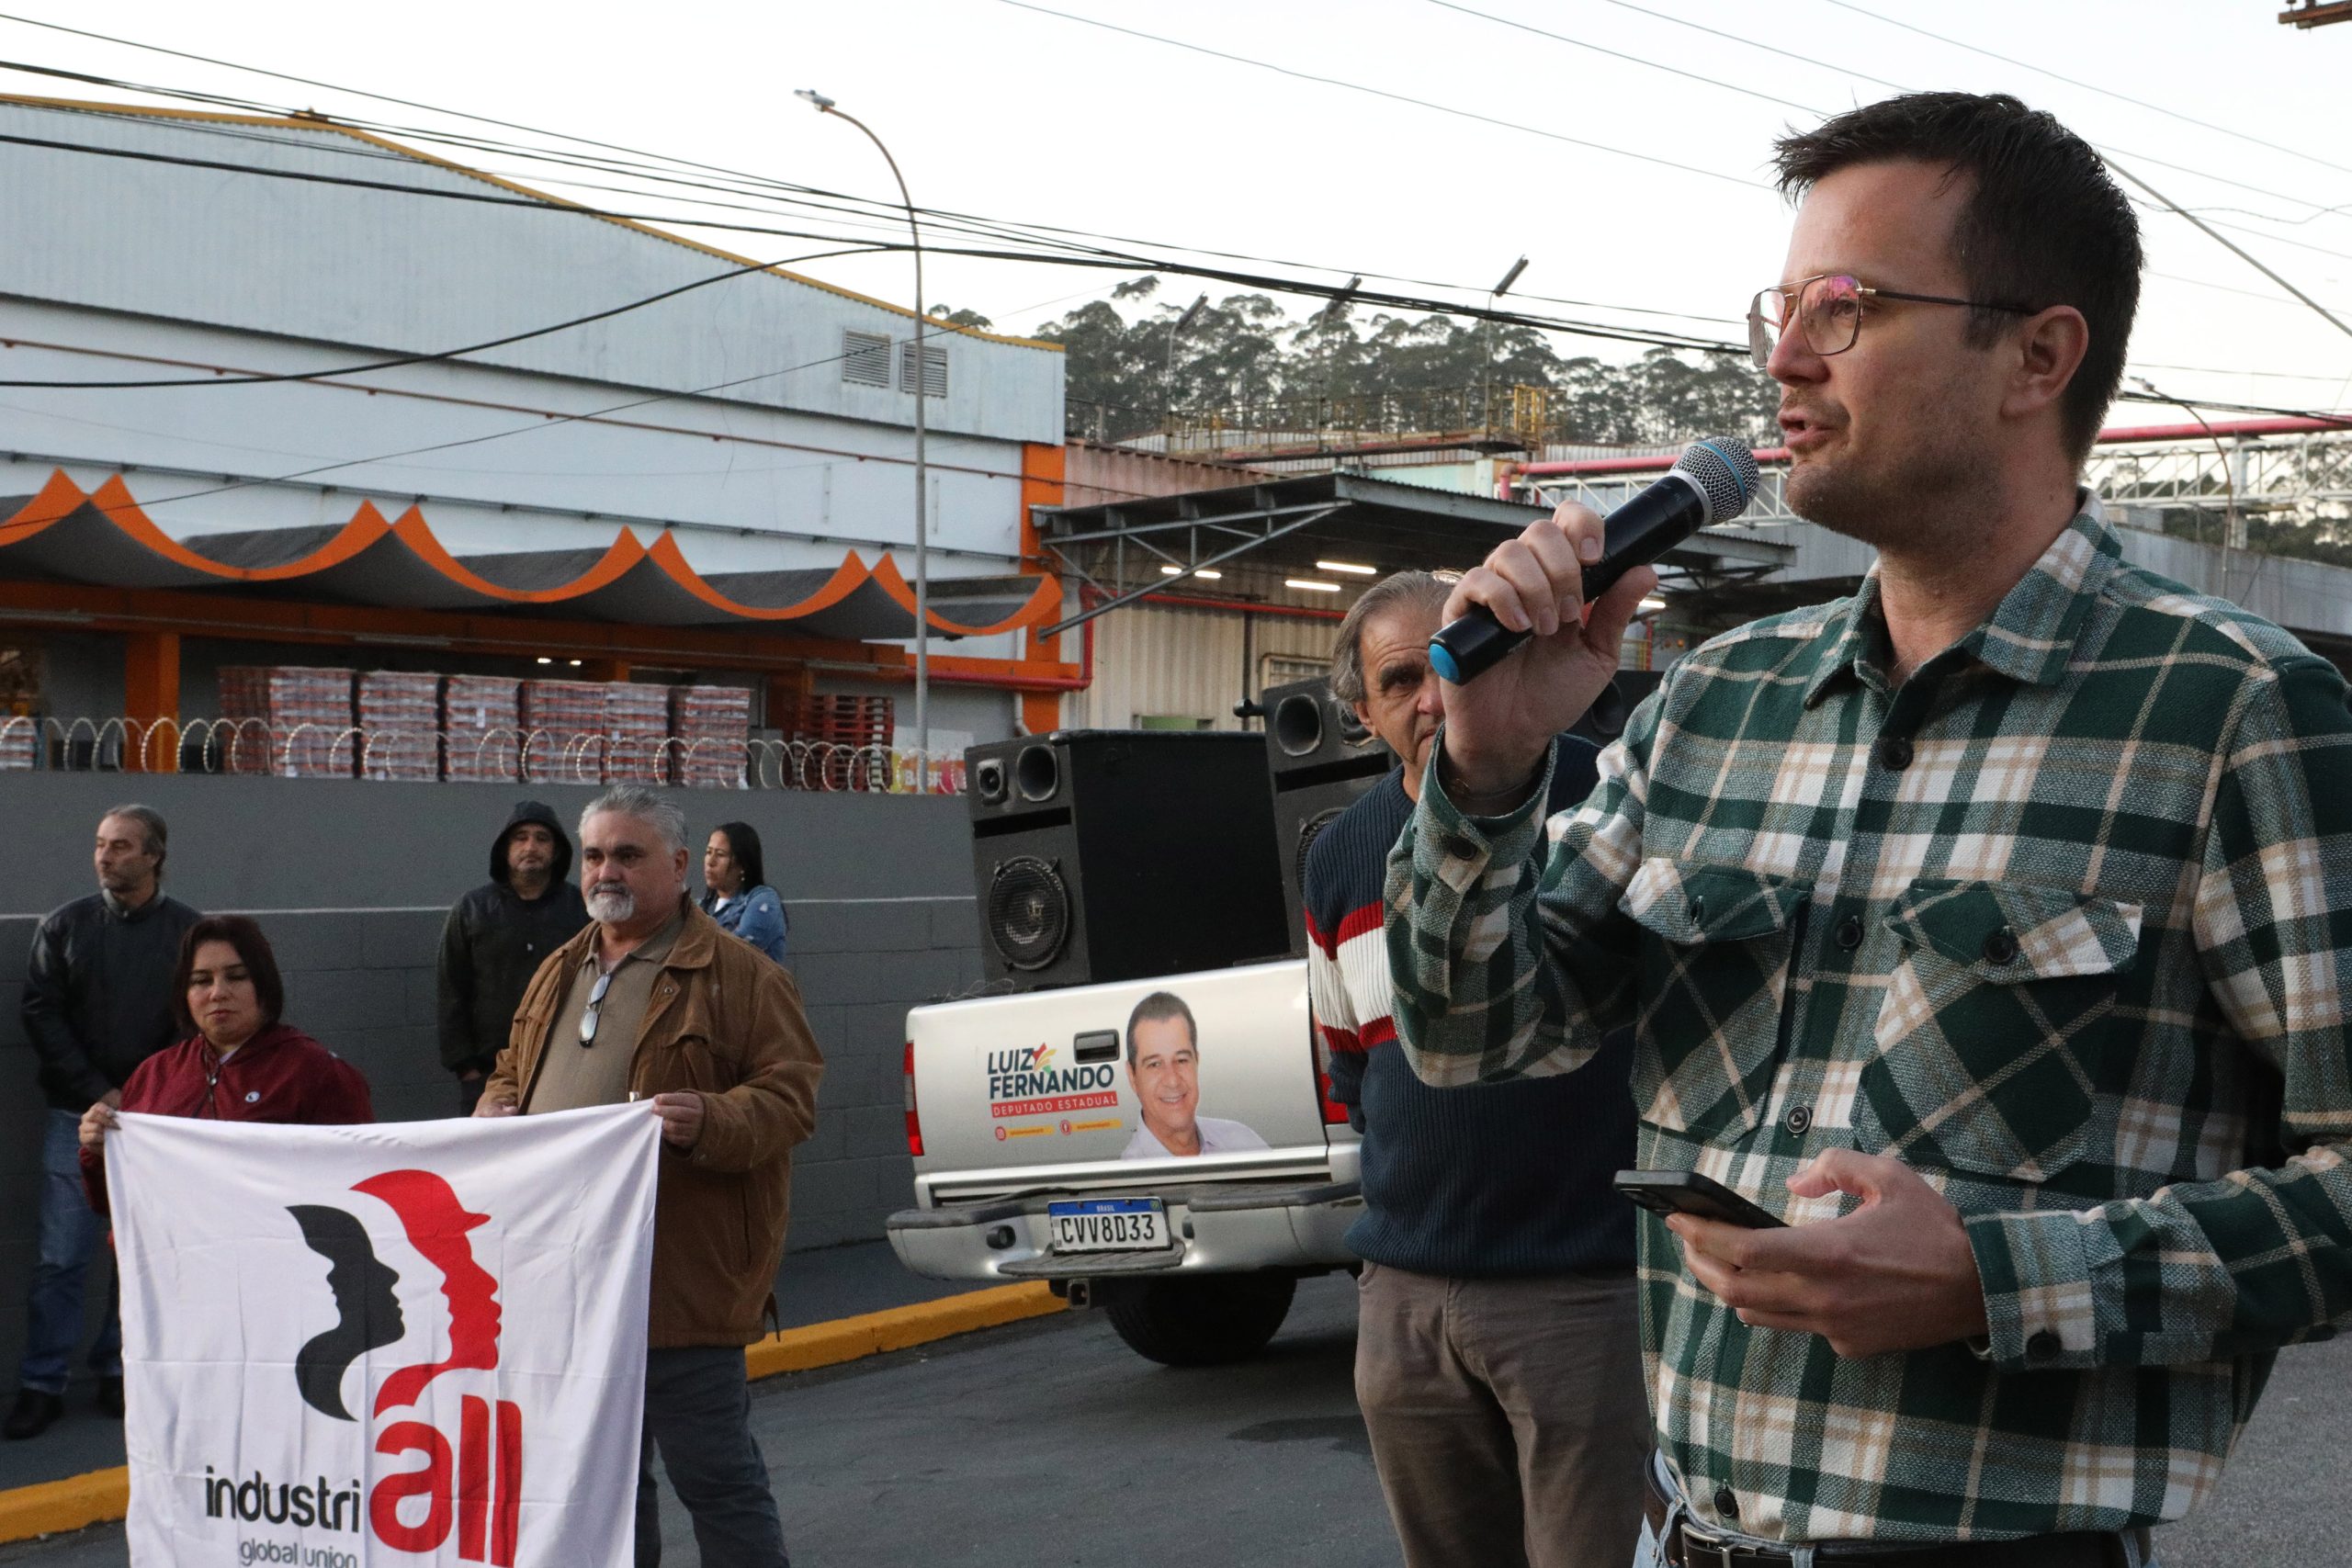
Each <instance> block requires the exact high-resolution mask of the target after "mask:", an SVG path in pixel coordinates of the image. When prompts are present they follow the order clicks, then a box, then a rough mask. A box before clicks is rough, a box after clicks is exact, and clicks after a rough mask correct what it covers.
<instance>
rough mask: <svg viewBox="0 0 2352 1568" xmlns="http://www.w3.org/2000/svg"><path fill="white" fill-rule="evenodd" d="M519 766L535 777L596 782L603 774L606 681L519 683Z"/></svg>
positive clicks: (580, 782) (570, 782)
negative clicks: (522, 744) (523, 740)
mask: <svg viewBox="0 0 2352 1568" xmlns="http://www.w3.org/2000/svg"><path fill="white" fill-rule="evenodd" d="M523 733H524V735H525V736H526V743H525V747H524V752H523V764H524V767H525V769H526V771H527V772H528V773H529V774H530V776H531V777H533V778H535V779H554V780H557V781H559V782H560V783H563V784H595V783H597V782H598V781H600V780H601V779H603V777H604V776H605V753H606V751H607V750H610V748H609V747H607V746H606V745H605V683H604V682H601V681H526V682H523Z"/></svg>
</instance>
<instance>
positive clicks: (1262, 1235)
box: [888, 959, 1363, 1365]
mask: <svg viewBox="0 0 2352 1568" xmlns="http://www.w3.org/2000/svg"><path fill="white" fill-rule="evenodd" d="M1170 998H1174V1002H1173V1004H1172V1005H1171V1002H1170ZM907 1035H908V1042H907V1055H906V1090H907V1138H908V1144H909V1146H910V1149H911V1150H912V1152H913V1155H914V1162H915V1207H913V1208H911V1209H907V1210H903V1211H901V1212H900V1213H896V1214H893V1215H892V1216H891V1217H890V1220H889V1226H888V1232H889V1237H890V1245H891V1246H892V1247H894V1248H896V1249H897V1252H898V1255H899V1259H900V1260H901V1261H902V1262H904V1263H905V1264H906V1266H907V1267H908V1268H910V1269H913V1270H914V1271H915V1272H916V1273H918V1274H923V1275H928V1276H930V1277H932V1278H933V1279H943V1280H989V1281H990V1282H998V1283H1002V1282H1011V1281H1014V1280H1046V1281H1047V1282H1048V1283H1049V1284H1051V1285H1052V1287H1053V1288H1054V1291H1055V1292H1056V1293H1057V1294H1059V1295H1066V1296H1067V1297H1068V1298H1069V1301H1070V1303H1072V1304H1073V1305H1078V1306H1096V1307H1101V1308H1102V1309H1103V1311H1104V1312H1105V1313H1106V1314H1108V1315H1109V1317H1110V1319H1111V1322H1112V1324H1113V1325H1114V1326H1115V1327H1116V1328H1117V1329H1118V1332H1119V1335H1120V1337H1122V1338H1124V1339H1125V1340H1126V1342H1127V1344H1128V1345H1129V1346H1131V1347H1132V1348H1134V1349H1135V1350H1136V1351H1137V1352H1138V1353H1140V1354H1142V1355H1144V1356H1147V1357H1149V1358H1151V1359H1154V1360H1157V1361H1164V1362H1168V1363H1170V1364H1171V1365H1197V1364H1204V1363H1208V1362H1215V1361H1227V1360H1234V1359H1240V1358H1243V1357H1247V1356H1250V1355H1252V1354H1254V1353H1256V1352H1257V1351H1258V1350H1260V1349H1261V1348H1263V1347H1264V1345H1265V1343H1266V1342H1267V1341H1268V1340H1269V1339H1271V1338H1272V1337H1273V1335H1274V1331H1275V1330H1276V1329H1278V1328H1280V1327H1281V1326H1282V1322H1283V1316H1284V1314H1287V1313H1288V1312H1289V1310H1290V1302H1291V1294H1292V1292H1293V1290H1294V1288H1295V1285H1296V1282H1297V1280H1299V1279H1300V1278H1301V1277H1302V1276H1305V1275H1310V1274H1322V1273H1329V1272H1330V1271H1331V1270H1333V1269H1343V1268H1347V1267H1350V1266H1351V1265H1352V1264H1353V1263H1354V1261H1355V1258H1354V1256H1353V1255H1352V1254H1351V1253H1350V1252H1349V1251H1348V1249H1347V1247H1345V1246H1344V1245H1342V1243H1341V1241H1340V1237H1341V1235H1343V1234H1344V1233H1345V1232H1346V1230H1347V1228H1348V1226H1349V1225H1350V1224H1351V1223H1353V1221H1354V1220H1355V1218H1356V1216H1357V1215H1358V1214H1359V1213H1362V1212H1363V1198H1362V1196H1361V1194H1360V1191H1359V1188H1358V1185H1357V1180H1356V1174H1357V1148H1356V1135H1355V1133H1354V1132H1353V1130H1352V1129H1351V1128H1350V1127H1349V1125H1348V1122H1347V1116H1346V1113H1345V1112H1344V1111H1341V1110H1340V1108H1339V1107H1338V1106H1336V1105H1333V1104H1332V1103H1331V1102H1330V1101H1329V1099H1328V1098H1327V1090H1328V1084H1327V1082H1326V1080H1325V1079H1324V1078H1323V1077H1322V1074H1321V1071H1320V1068H1319V1066H1318V1057H1317V1051H1316V1046H1315V1042H1314V1035H1313V1031H1312V1026H1311V1024H1310V1021H1309V1019H1308V1015H1307V1001H1306V964H1305V962H1304V961H1302V960H1298V959H1285V960H1281V961H1278V962H1273V963H1263V964H1241V965H1237V966H1236V967H1233V968H1230V969H1220V970H1212V971H1208V972H1204V973H1195V974H1187V975H1177V976H1160V977H1159V978H1155V979H1149V980H1127V981H1121V982H1118V983H1116V984H1111V985H1092V986H1073V987H1066V988H1062V989H1052V990H1039V991H1031V992H1027V993H1023V994H1020V995H1014V996H1003V997H986V998H978V999H975V1000H969V1001H956V1002H943V1003H939V1004H937V1005H934V1006H930V1007H921V1008H917V1009H915V1010H913V1011H911V1012H910V1013H909V1014H908V1015H907ZM1171 1151H1181V1152H1171Z"/></svg>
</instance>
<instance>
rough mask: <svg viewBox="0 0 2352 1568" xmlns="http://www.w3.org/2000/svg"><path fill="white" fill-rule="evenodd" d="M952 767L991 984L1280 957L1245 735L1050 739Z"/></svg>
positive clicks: (1098, 732) (1088, 980) (1054, 981)
mask: <svg viewBox="0 0 2352 1568" xmlns="http://www.w3.org/2000/svg"><path fill="white" fill-rule="evenodd" d="M964 761H965V769H966V777H967V780H968V784H967V788H968V791H969V795H968V798H969V799H970V802H971V811H972V877H973V885H974V889H975V891H976V892H977V893H978V895H979V906H980V952H981V958H982V960H983V962H984V963H985V964H987V966H988V969H989V974H990V976H992V977H994V978H996V979H998V980H1000V981H1002V980H1010V981H1012V984H1013V986H1014V987H1015V988H1016V989H1021V990H1028V989H1032V988H1035V987H1044V986H1081V985H1088V984H1092V983H1095V982H1100V981H1111V980H1138V979H1148V978H1149V977H1151V976H1157V975H1182V974H1186V973H1189V972H1191V971H1193V970H1200V969H1221V968H1224V967H1226V966H1227V965H1228V964H1240V963H1247V962H1249V961H1250V960H1252V959H1263V958H1277V957H1280V956H1281V955H1282V953H1283V950H1284V944H1285V929H1284V926H1283V908H1282V891H1283V881H1282V872H1281V869H1280V867H1279V866H1278V865H1277V864H1276V863H1275V858H1274V852H1273V845H1274V827H1273V815H1272V804H1271V800H1270V798H1269V795H1268V794H1267V790H1266V759H1265V750H1264V742H1263V741H1262V740H1261V739H1260V738H1259V737H1257V736H1255V735H1246V734H1239V733H1236V732H1232V731H1215V730H1193V731H1187V730H1150V729H1069V730H1057V731H1056V732H1055V733H1053V734H1051V735H1033V736H1027V737H1024V738H1023V739H1016V740H1000V741H995V742H992V743H991V744H989V745H986V746H975V747H973V748H972V749H971V750H968V751H967V752H965V753H964Z"/></svg>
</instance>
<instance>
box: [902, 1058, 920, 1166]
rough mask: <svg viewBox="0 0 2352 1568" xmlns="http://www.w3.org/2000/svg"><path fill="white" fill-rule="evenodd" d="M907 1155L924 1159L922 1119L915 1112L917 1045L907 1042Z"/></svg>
mask: <svg viewBox="0 0 2352 1568" xmlns="http://www.w3.org/2000/svg"><path fill="white" fill-rule="evenodd" d="M906 1084H907V1153H909V1154H910V1155H912V1156H914V1157H915V1158H917V1159H921V1158H922V1116H921V1115H920V1114H918V1113H917V1112H916V1111H915V1043H914V1042H913V1041H911V1040H910V1041H908V1042H907V1057H906Z"/></svg>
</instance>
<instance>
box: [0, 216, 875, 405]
mask: <svg viewBox="0 0 2352 1568" xmlns="http://www.w3.org/2000/svg"><path fill="white" fill-rule="evenodd" d="M886 249H888V246H883V245H855V246H852V247H850V248H849V249H846V250H838V251H811V252H809V254H806V255H798V256H788V257H786V258H785V259H784V260H783V261H775V262H752V263H751V264H749V265H745V266H738V267H730V268H729V269H728V270H727V271H725V272H719V273H713V274H712V275H711V276H708V277H697V278H695V280H694V281H693V282H691V283H682V284H680V285H678V286H677V287H676V288H664V289H663V290H662V291H661V292H660V293H659V294H648V295H646V296H645V297H644V298H642V299H631V300H629V301H628V302H627V303H625V304H620V305H614V306H611V307H608V308H607V309H605V310H591V311H589V312H588V313H587V314H586V315H584V316H572V317H570V318H569V319H567V320H564V321H554V322H551V323H549V324H548V325H547V326H544V327H533V328H531V329H530V330H529V331H528V332H520V333H507V334H506V335H505V336H504V337H494V338H491V339H489V340H487V341H486V342H482V343H472V344H466V346H464V347H463V348H445V349H438V350H435V351H434V352H432V353H429V354H401V355H393V356H391V357H390V358H388V359H370V360H365V361H363V362H361V363H359V364H357V365H337V366H333V367H329V368H326V369H323V370H288V371H285V372H283V373H281V374H277V375H268V376H261V375H238V376H182V377H178V378H173V379H157V378H150V379H146V380H138V381H30V380H0V387H40V388H47V389H51V390H56V389H67V388H75V387H79V388H88V389H99V388H103V389H108V390H123V389H134V388H153V387H254V386H264V385H267V384H269V383H272V382H284V381H326V380H333V379H334V378H338V377H344V376H360V375H365V374H366V373H367V372H368V371H370V370H395V369H398V368H400V367H401V366H403V365H431V364H435V363H436V362H439V361H443V360H449V359H461V358H463V357H465V356H466V355H469V354H486V353H488V352H489V351H490V350H492V349H493V348H503V347H505V346H506V345H507V344H515V343H524V342H527V341H528V340H530V339H532V338H535V337H547V336H548V335H549V334H551V333H560V332H570V331H571V329H572V328H574V327H584V326H587V325H589V324H590V323H592V322H594V321H608V320H610V319H611V318H612V317H615V316H621V315H627V314H628V312H629V311H631V310H644V309H645V308H646V307H647V306H649V305H659V304H660V303H662V301H663V300H664V299H676V298H677V297H678V296H679V295H681V294H688V293H692V292H693V291H694V290H695V289H697V288H709V287H710V286H711V285H712V284H714V283H725V282H727V281H728V280H729V278H736V277H741V276H744V275H745V274H746V273H753V272H773V271H774V270H775V269H776V268H777V267H780V266H797V265H800V264H801V263H802V262H811V261H823V260H825V259H827V258H828V257H831V256H852V255H865V254H870V253H872V252H875V251H879V250H886Z"/></svg>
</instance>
